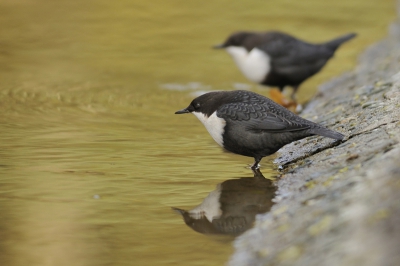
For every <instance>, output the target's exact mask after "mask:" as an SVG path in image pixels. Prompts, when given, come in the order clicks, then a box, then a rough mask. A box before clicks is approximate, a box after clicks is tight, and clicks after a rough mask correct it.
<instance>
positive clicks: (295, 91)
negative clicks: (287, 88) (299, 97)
mask: <svg viewBox="0 0 400 266" xmlns="http://www.w3.org/2000/svg"><path fill="white" fill-rule="evenodd" d="M298 89H299V85H295V86H293V91H292V94H291V95H290V98H291V99H292V101H294V102H296V93H297V90H298Z"/></svg>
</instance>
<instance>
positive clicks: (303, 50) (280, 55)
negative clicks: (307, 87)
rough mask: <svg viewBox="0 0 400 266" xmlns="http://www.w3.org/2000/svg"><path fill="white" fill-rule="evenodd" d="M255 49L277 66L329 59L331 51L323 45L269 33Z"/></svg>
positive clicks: (281, 34)
mask: <svg viewBox="0 0 400 266" xmlns="http://www.w3.org/2000/svg"><path fill="white" fill-rule="evenodd" d="M263 39H264V41H263V42H262V43H260V45H258V46H257V48H259V49H261V50H263V51H265V52H267V53H268V54H269V55H270V56H271V58H272V59H273V60H275V61H276V62H277V63H279V64H299V65H302V64H305V63H308V64H309V63H312V62H315V61H318V60H319V59H321V58H324V59H326V58H329V57H331V56H332V51H330V50H329V49H326V47H325V46H324V45H317V44H311V43H307V42H304V41H301V40H299V39H296V38H294V37H292V36H289V35H287V34H283V33H278V32H270V33H267V34H265V35H264V36H263Z"/></svg>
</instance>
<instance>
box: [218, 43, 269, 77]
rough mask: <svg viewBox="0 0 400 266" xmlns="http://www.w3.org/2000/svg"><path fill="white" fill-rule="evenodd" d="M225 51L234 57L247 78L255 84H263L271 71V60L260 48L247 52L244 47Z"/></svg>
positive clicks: (229, 48)
mask: <svg viewBox="0 0 400 266" xmlns="http://www.w3.org/2000/svg"><path fill="white" fill-rule="evenodd" d="M225 50H226V51H227V52H228V53H229V54H230V55H231V56H232V58H233V60H234V61H235V63H236V65H237V66H238V67H239V69H240V71H242V73H243V74H244V75H245V76H246V78H248V79H249V80H251V81H253V82H255V83H260V82H262V81H263V80H264V79H265V76H266V75H267V74H268V72H269V71H270V70H271V58H270V57H269V55H268V54H267V53H265V52H263V51H261V50H260V49H258V48H253V50H251V51H250V52H247V50H246V48H244V47H238V46H229V47H227V48H225Z"/></svg>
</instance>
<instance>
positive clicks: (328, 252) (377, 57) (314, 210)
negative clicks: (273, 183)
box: [229, 22, 400, 266]
mask: <svg viewBox="0 0 400 266" xmlns="http://www.w3.org/2000/svg"><path fill="white" fill-rule="evenodd" d="M399 25H400V23H398V22H397V23H393V25H391V26H390V36H389V37H388V38H387V39H385V40H383V41H382V42H380V43H378V44H376V45H374V46H373V47H371V48H369V49H368V50H367V51H366V52H365V53H364V55H363V56H362V57H361V58H360V62H359V65H358V67H357V68H356V69H355V71H354V72H352V73H346V74H344V75H342V76H341V77H338V78H336V79H335V80H332V81H331V82H328V83H327V84H324V85H322V86H321V88H320V90H319V93H318V95H317V96H316V97H315V99H314V100H313V101H312V102H311V103H310V104H309V105H308V106H307V108H306V109H305V110H304V111H303V113H302V116H303V117H305V118H307V119H310V120H313V121H316V122H319V123H321V124H324V125H325V126H327V127H329V128H333V129H335V130H337V131H340V132H342V133H345V134H346V135H347V139H346V140H345V141H344V142H342V143H338V142H333V141H332V140H330V139H327V138H321V137H312V138H307V139H304V140H301V141H297V142H295V143H292V144H290V145H287V146H285V147H284V148H283V149H281V150H280V155H281V157H279V158H277V159H276V163H277V164H279V165H282V166H283V167H284V169H283V170H282V171H281V176H280V177H279V179H278V181H277V186H278V192H277V196H276V198H275V201H276V205H274V207H273V208H272V210H271V212H269V213H267V214H263V215H259V216H258V217H257V220H256V225H255V227H254V228H253V229H251V230H249V231H247V232H246V233H245V234H244V235H242V236H240V237H239V238H238V239H236V241H235V248H236V252H235V253H234V255H233V256H232V258H231V259H230V261H229V265H238V266H239V265H240V266H243V265H291V266H293V265H296V266H300V265H301V266H303V265H304V266H312V265H324V266H330V265H332V266H333V265H335V266H336V265H363V266H376V265H380V266H386V265H393V266H394V265H400V108H399V107H400V26H399Z"/></svg>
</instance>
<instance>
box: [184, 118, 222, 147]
mask: <svg viewBox="0 0 400 266" xmlns="http://www.w3.org/2000/svg"><path fill="white" fill-rule="evenodd" d="M192 114H194V115H195V116H196V117H197V118H198V119H199V120H200V121H201V123H203V125H204V126H205V127H206V129H207V131H208V133H210V135H211V137H212V138H213V139H214V140H215V141H216V142H217V143H218V144H219V146H221V147H223V144H224V140H223V138H222V134H224V131H225V130H224V128H225V125H226V122H225V120H224V119H222V118H219V117H218V116H217V111H215V112H214V113H213V114H212V115H210V116H209V117H207V116H206V115H205V114H203V113H201V112H192Z"/></svg>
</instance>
